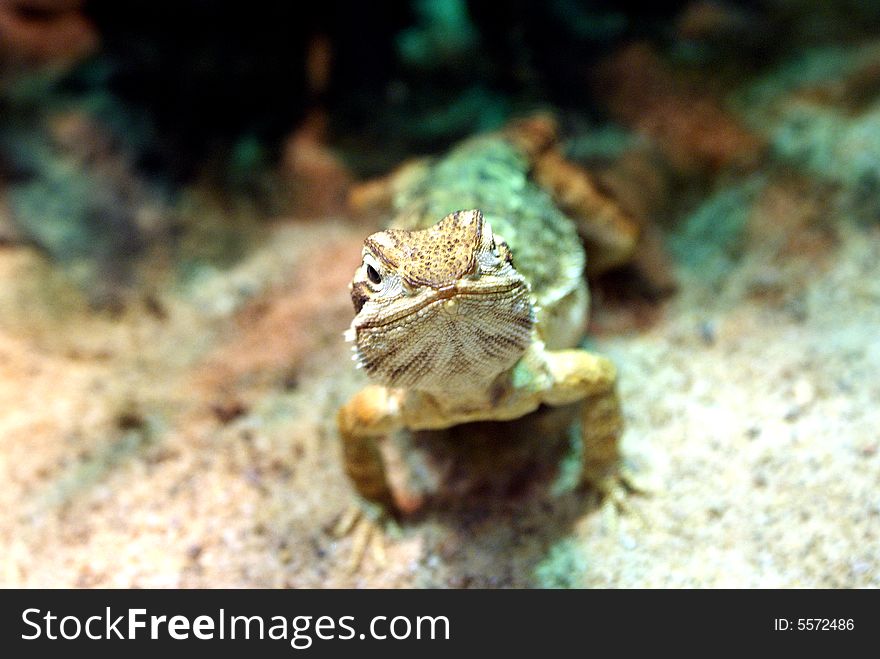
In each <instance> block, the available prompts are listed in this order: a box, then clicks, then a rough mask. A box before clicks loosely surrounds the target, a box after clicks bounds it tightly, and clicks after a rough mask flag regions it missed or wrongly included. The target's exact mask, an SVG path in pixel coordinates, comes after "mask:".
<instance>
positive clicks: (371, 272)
mask: <svg viewBox="0 0 880 659" xmlns="http://www.w3.org/2000/svg"><path fill="white" fill-rule="evenodd" d="M367 279H369V280H370V281H371V282H373V283H374V284H377V285H378V284H381V283H382V275H380V274H379V271H378V270H376V268H374V267H373V266H371V265H370V264H369V263H368V264H367Z"/></svg>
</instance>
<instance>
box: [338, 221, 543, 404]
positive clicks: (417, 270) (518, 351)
mask: <svg viewBox="0 0 880 659" xmlns="http://www.w3.org/2000/svg"><path fill="white" fill-rule="evenodd" d="M350 289H351V299H352V302H353V303H354V309H355V313H356V315H355V317H354V320H353V321H352V323H351V327H350V328H349V329H348V331H347V332H346V338H347V339H348V340H350V341H353V342H354V344H355V346H354V352H355V359H356V360H357V362H358V364H359V366H360V367H362V368H364V369H365V370H366V371H367V373H368V374H369V375H370V376H371V377H373V378H374V379H376V380H378V381H379V382H381V383H383V384H386V385H389V386H394V387H410V388H413V389H420V390H424V391H429V392H435V393H437V392H439V393H443V392H452V391H456V392H461V391H462V389H463V388H464V389H470V388H474V387H484V386H486V383H487V382H490V381H491V380H493V379H494V378H495V377H496V376H497V375H498V374H500V373H502V372H503V371H505V370H507V369H509V368H510V367H511V366H513V364H514V363H516V361H517V360H518V359H519V358H520V356H522V354H523V352H525V350H526V348H527V347H528V345H529V343H530V342H531V340H532V328H533V326H534V323H535V314H534V309H533V306H532V301H531V295H530V291H529V285H528V282H526V280H525V278H524V277H523V276H522V275H521V274H520V273H518V272H517V271H516V269H515V268H514V267H513V259H512V255H511V253H510V249H509V248H508V247H507V244H506V243H505V242H504V241H503V240H501V239H500V237H499V236H496V235H494V234H493V233H492V229H491V227H490V226H489V224H488V223H487V222H486V221H485V220H484V219H483V214H482V213H481V212H480V211H478V210H468V211H457V212H455V213H452V214H450V215H447V216H446V217H445V218H443V219H442V220H441V221H440V222H438V223H437V224H435V225H434V226H432V227H429V228H428V229H423V230H420V231H406V230H403V229H389V230H387V231H381V232H379V233H374V234H372V235H371V236H369V237H367V239H366V240H365V241H364V248H363V262H362V263H361V265H360V267H359V268H358V269H357V270H356V271H355V274H354V279H353V280H352V282H351V285H350Z"/></svg>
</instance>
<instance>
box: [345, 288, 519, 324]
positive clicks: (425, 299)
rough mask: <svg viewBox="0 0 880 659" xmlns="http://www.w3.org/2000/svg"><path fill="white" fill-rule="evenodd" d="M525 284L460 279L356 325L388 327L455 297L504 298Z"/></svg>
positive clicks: (510, 295) (515, 293)
mask: <svg viewBox="0 0 880 659" xmlns="http://www.w3.org/2000/svg"><path fill="white" fill-rule="evenodd" d="M523 286H524V282H522V281H513V282H503V283H502V282H499V283H497V284H488V285H487V284H486V283H485V282H481V283H480V284H476V282H468V281H466V280H465V281H459V282H457V283H455V284H452V285H450V286H444V287H443V288H438V289H432V290H431V291H430V292H429V293H427V294H426V295H420V296H417V297H415V298H413V299H412V301H411V302H409V303H407V304H406V305H404V306H403V307H402V308H400V309H398V310H396V311H394V312H391V313H387V311H388V310H387V309H383V310H382V312H379V313H375V312H374V313H373V314H371V317H368V318H366V319H364V320H363V321H362V322H356V323H355V327H356V328H357V329H358V330H361V329H365V330H366V329H376V328H380V327H386V326H388V325H396V324H399V323H400V321H401V320H404V319H406V318H409V317H410V316H414V315H416V314H418V313H419V312H420V311H422V310H424V309H426V308H428V307H430V306H432V305H435V304H437V303H442V302H445V301H446V300H451V299H453V298H471V299H477V298H485V299H491V298H494V299H498V300H503V299H507V298H510V297H514V296H517V295H518V294H519V292H520V290H521V289H522V288H523Z"/></svg>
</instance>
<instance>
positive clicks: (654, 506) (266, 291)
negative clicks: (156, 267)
mask: <svg viewBox="0 0 880 659" xmlns="http://www.w3.org/2000/svg"><path fill="white" fill-rule="evenodd" d="M363 230H364V229H363V227H359V226H354V225H346V224H344V223H324V224H320V225H319V224H308V223H297V222H293V221H279V222H277V223H275V224H274V225H273V226H272V228H271V229H270V231H269V235H268V236H267V239H266V241H265V242H264V243H263V245H262V246H260V247H257V248H255V249H254V250H253V251H252V253H251V255H250V256H249V258H247V259H246V260H244V261H243V262H241V263H240V264H239V265H238V266H236V267H235V268H234V269H233V270H232V271H229V272H223V271H215V272H206V273H205V274H204V276H199V277H198V278H196V279H195V280H194V281H193V283H192V284H190V285H188V286H183V287H177V288H174V289H171V290H167V291H166V292H165V294H164V296H163V297H162V298H161V300H160V301H159V302H158V303H157V302H155V301H154V302H152V303H151V304H149V305H133V307H132V309H131V310H130V311H128V312H127V313H125V314H124V315H123V316H121V317H110V316H102V315H100V314H95V313H91V312H88V311H86V310H85V306H84V304H83V303H82V302H81V301H80V300H79V298H78V296H77V294H76V292H75V290H74V289H72V288H71V287H70V285H68V284H66V283H65V282H64V281H63V278H62V277H61V276H60V275H58V274H57V272H55V271H53V269H52V268H51V267H50V266H49V265H47V264H46V263H45V262H44V260H43V258H42V257H41V256H39V255H38V254H36V253H34V252H33V251H32V250H30V249H29V248H22V247H16V248H6V249H3V250H2V251H0V281H2V285H0V296H2V297H0V301H2V308H3V313H2V316H0V317H2V328H0V355H2V359H0V374H2V375H0V409H2V410H3V414H2V415H0V470H2V478H3V481H4V487H3V489H2V494H0V496H2V505H0V510H2V518H0V521H2V525H0V546H2V555H3V563H2V568H3V572H2V573H0V580H2V583H3V585H6V586H122V587H127V586H158V587H165V586H187V587H188V586H200V587H206V586H207V587H210V586H288V587H291V586H292V587H321V586H392V587H401V586H453V587H460V586H487V587H500V586H582V585H583V586H673V587H674V586H746V587H748V586H770V587H773V586H877V585H880V550H878V547H880V543H878V542H877V540H878V538H877V535H878V533H880V490H878V488H877V483H878V482H880V450H878V449H880V446H878V431H877V428H878V427H880V418H878V417H880V412H878V410H880V405H878V403H880V380H878V379H877V378H876V373H877V372H878V370H880V342H878V341H877V340H876V328H878V327H880V284H878V282H880V227H877V226H876V225H874V226H857V225H853V224H844V225H841V226H840V227H839V230H838V231H837V237H836V240H835V241H834V244H833V246H832V247H829V248H828V249H827V250H826V252H825V253H824V254H823V257H822V259H821V262H820V263H818V264H817V263H816V262H815V260H814V259H812V258H811V259H805V258H804V257H802V256H792V257H786V258H784V259H782V260H781V261H780V260H779V259H778V258H777V259H776V266H774V267H775V268H776V269H775V270H774V272H775V275H774V277H775V278H773V277H770V276H769V275H768V274H767V268H768V260H767V258H768V257H767V253H766V250H763V251H762V250H755V251H754V252H750V253H748V254H747V255H746V256H745V257H743V258H742V259H740V260H739V261H738V263H737V265H736V266H735V268H734V269H733V270H732V271H731V272H730V274H729V276H728V277H726V278H725V279H724V281H723V283H722V284H721V285H720V286H719V285H717V283H714V284H713V283H712V282H708V283H707V281H706V279H705V277H702V276H699V275H698V273H695V272H689V271H688V270H687V269H686V268H681V270H680V272H679V277H680V279H681V282H682V288H681V291H680V293H679V295H678V296H677V297H675V298H674V299H673V300H672V301H671V302H670V303H668V305H667V306H666V308H665V309H664V310H663V313H662V316H661V318H660V320H659V321H658V322H656V323H655V324H654V325H653V326H652V327H650V328H649V329H647V330H644V331H641V332H632V333H629V334H627V335H623V336H620V335H618V336H615V335H607V336H606V335H603V336H600V337H599V338H597V339H596V340H595V348H596V349H598V350H600V351H602V352H605V353H606V354H608V355H610V356H611V357H612V358H613V359H614V360H615V362H616V363H617V364H618V366H619V368H620V372H621V379H620V387H621V393H622V396H623V400H624V402H625V409H626V417H627V430H626V435H625V439H624V446H625V449H626V455H627V460H628V463H629V466H630V467H631V468H632V469H634V470H636V471H637V472H638V473H640V474H641V475H642V476H643V479H642V480H643V481H645V482H648V483H649V484H650V486H651V488H652V490H653V491H652V492H651V493H649V494H645V495H634V496H632V497H631V498H630V502H629V503H630V510H629V511H628V512H625V513H624V514H622V515H619V516H614V515H609V514H607V509H605V511H604V512H603V509H602V508H597V507H596V505H595V503H594V501H593V499H592V498H591V497H590V496H588V495H586V494H581V493H576V492H572V491H571V490H570V489H567V488H564V487H561V488H553V487H543V488H537V489H536V488H531V489H529V488H527V494H526V495H518V496H512V497H508V498H503V499H500V500H498V499H490V500H488V501H479V502H477V503H465V504H463V505H462V506H459V507H453V508H451V509H449V510H441V511H435V512H432V513H429V514H428V515H426V516H424V517H423V518H421V519H419V520H418V521H414V522H412V523H408V524H405V525H404V526H403V528H402V529H400V530H399V531H398V532H397V533H396V534H394V535H393V536H392V537H390V538H389V539H388V540H387V542H386V559H385V561H384V563H382V562H379V561H377V560H375V558H374V557H373V556H372V554H370V555H368V556H367V557H366V559H365V560H364V562H363V564H362V566H361V568H360V569H359V570H357V571H355V572H354V573H352V572H351V571H350V570H349V569H348V564H349V560H350V556H351V551H352V542H353V541H352V539H351V538H350V537H344V538H337V537H335V536H334V534H333V533H332V528H333V526H334V524H335V523H336V521H337V520H338V518H339V516H340V515H341V514H342V513H343V512H344V511H345V510H346V509H347V508H348V507H349V506H350V505H351V503H352V501H353V498H352V497H353V495H352V492H351V489H350V487H349V485H348V483H347V481H346V479H345V476H344V474H343V473H342V471H341V466H340V460H339V450H338V446H337V442H336V438H335V435H334V432H333V426H332V423H331V422H329V421H328V419H332V413H333V411H334V409H335V408H336V407H337V406H338V404H339V403H340V402H341V401H342V400H344V398H345V397H346V396H347V395H349V394H350V393H351V392H352V391H354V390H355V389H356V388H357V386H359V384H360V381H359V380H358V376H357V375H356V374H355V373H354V372H353V371H352V369H351V364H350V362H349V360H348V356H347V347H346V346H345V344H344V343H343V342H342V340H341V338H340V335H341V330H342V329H343V328H344V327H345V326H346V324H347V322H348V320H349V318H350V311H349V301H348V300H347V295H346V290H345V281H346V280H347V278H348V276H349V271H350V269H351V268H350V266H351V267H353V264H350V263H349V261H353V260H355V259H357V255H358V252H359V250H358V249H357V245H358V243H359V241H360V238H361V235H362V233H363ZM310 245H322V246H323V251H317V252H316V251H315V250H312V249H310ZM342 264H344V265H342ZM768 278H769V279H771V280H772V282H771V283H772V284H773V286H775V287H776V288H773V291H772V292H773V294H772V295H769V296H768V294H767V290H766V289H767V286H768V284H767V280H768ZM771 288H772V287H771ZM756 290H757V293H756V292H755V291H756ZM598 305H599V311H598V312H597V313H598V314H601V313H602V307H601V302H599V303H598ZM872 328H873V330H872ZM872 331H873V332H874V334H872Z"/></svg>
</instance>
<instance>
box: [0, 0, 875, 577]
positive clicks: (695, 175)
mask: <svg viewBox="0 0 880 659" xmlns="http://www.w3.org/2000/svg"><path fill="white" fill-rule="evenodd" d="M166 5H167V6H166ZM535 114H540V115H541V116H552V117H553V118H554V121H555V124H556V126H557V132H558V134H559V150H560V153H561V154H562V155H563V156H564V158H565V161H564V162H565V165H564V168H563V169H564V171H565V172H569V173H571V172H574V174H572V176H576V177H579V178H578V180H584V181H589V182H590V184H591V185H592V186H593V187H594V188H595V189H596V190H597V191H599V192H598V194H599V198H600V200H601V204H600V206H601V207H602V208H611V209H613V211H614V213H617V214H619V215H620V216H622V217H625V218H626V222H627V223H629V224H630V225H631V226H632V227H635V230H636V231H637V233H638V236H639V238H638V243H637V245H636V247H635V250H634V252H633V253H632V254H631V256H630V257H629V258H627V259H626V262H624V263H615V264H614V266H613V267H607V268H603V269H602V271H601V272H598V271H591V272H590V284H591V291H592V297H593V303H592V309H593V310H592V318H591V321H590V327H589V336H588V338H587V339H586V343H585V345H586V346H588V347H589V348H590V349H592V350H596V351H598V352H602V353H603V354H606V355H608V356H610V357H611V358H612V359H613V360H614V361H615V363H616V364H617V365H618V368H619V370H620V390H621V395H622V398H623V403H624V408H625V412H626V417H627V430H626V434H625V437H624V449H625V454H626V461H627V466H628V468H631V469H632V470H633V471H636V472H640V473H642V474H644V475H645V476H646V478H647V479H648V480H650V481H651V483H652V487H651V490H652V491H651V493H650V494H647V495H634V496H633V498H632V504H631V505H632V508H633V509H634V512H632V513H631V514H627V515H623V516H622V517H621V519H619V520H614V519H609V518H608V516H607V515H603V514H602V509H601V508H599V507H597V505H596V503H595V501H593V500H592V498H591V497H590V496H589V495H588V494H585V493H582V492H578V491H576V490H574V489H573V487H572V484H571V482H570V481H571V474H570V472H571V464H572V457H571V455H569V453H570V450H569V449H570V447H569V445H568V444H567V443H566V441H562V443H561V444H560V445H558V446H555V447H551V449H550V450H549V455H545V454H546V453H547V452H548V451H547V449H545V448H540V449H535V450H531V449H529V448H528V447H527V446H520V445H517V446H515V447H513V448H512V449H511V455H510V456H508V462H510V463H511V464H513V465H514V467H513V468H512V469H511V474H510V476H509V477H508V478H507V479H506V480H504V479H502V480H503V483H502V484H501V485H498V484H497V483H495V481H492V488H490V489H491V492H488V493H487V492H484V491H481V484H479V483H478V484H476V485H474V486H473V487H472V488H471V489H472V490H474V491H476V492H477V495H475V496H467V497H456V496H453V494H454V493H449V492H446V493H444V492H443V487H442V486H441V487H440V488H439V489H440V490H441V494H440V496H438V500H442V504H440V505H437V506H434V507H429V508H428V510H427V512H425V513H424V514H422V515H420V516H419V517H418V518H417V519H413V520H410V521H409V522H407V523H406V524H405V525H404V526H403V528H401V529H399V530H398V531H397V533H396V534H393V536H392V537H389V538H388V539H387V540H386V544H387V546H386V547H385V554H386V555H385V557H384V559H380V557H378V555H375V556H374V555H371V556H368V557H367V558H366V560H365V561H363V562H362V564H360V565H359V566H358V567H357V569H355V570H352V569H350V556H351V554H352V551H354V550H355V548H354V547H353V544H354V542H355V541H354V540H353V539H352V538H350V537H345V536H343V537H340V536H339V535H338V534H335V533H334V532H333V529H334V527H335V526H336V525H337V524H338V522H339V520H340V518H341V517H342V516H343V515H344V513H345V511H346V510H348V509H349V508H350V506H351V505H353V504H355V503H356V498H355V495H354V492H353V490H352V489H351V486H350V485H349V484H348V481H347V479H346V478H345V475H344V473H343V472H342V467H341V462H340V456H339V447H338V440H337V437H336V434H335V424H334V415H335V411H336V409H337V408H338V406H339V405H340V404H341V403H342V402H344V401H345V400H346V399H347V398H348V396H350V395H351V394H352V393H353V392H355V391H356V390H357V389H358V388H359V387H360V386H362V385H363V384H364V381H363V379H362V375H360V374H359V373H355V372H354V370H353V368H352V366H351V362H350V360H349V356H348V347H347V346H346V345H345V344H344V342H343V341H342V339H341V333H342V331H343V330H344V329H345V328H346V327H347V326H348V323H349V322H350V320H351V317H352V315H353V312H352V309H351V303H350V300H349V298H348V291H347V284H348V281H349V279H350V277H351V275H352V272H353V270H354V268H355V267H356V266H357V265H358V263H359V261H360V245H361V242H362V240H363V238H364V237H365V236H366V235H367V234H369V233H371V232H372V231H375V230H377V229H378V228H379V227H381V226H382V225H383V223H384V222H386V221H387V220H388V219H389V217H388V215H387V214H383V213H381V212H377V211H376V210H375V209H373V208H371V207H369V204H363V203H360V201H362V200H363V198H364V195H363V194H361V192H362V191H363V190H366V189H371V188H368V187H367V186H369V185H376V184H370V183H369V182H370V181H373V180H375V179H376V178H377V177H382V176H385V175H387V174H388V173H389V172H391V171H392V170H393V169H394V168H395V167H397V166H399V165H401V164H402V163H404V162H406V161H408V160H409V159H411V158H413V157H418V156H426V155H439V154H442V153H443V152H444V151H445V150H446V149H448V148H449V147H451V146H453V145H454V144H456V143H457V142H459V141H461V140H463V139H466V138H467V137H469V136H471V135H474V134H478V133H482V132H486V131H492V130H497V129H500V128H502V127H503V126H505V125H506V124H507V123H508V122H509V121H511V120H513V119H517V118H521V117H527V116H532V115H535ZM359 200H360V201H359ZM594 210H595V209H594ZM586 212H587V213H589V209H588V211H586ZM878 218H880V3H877V2H872V1H869V0H863V1H858V0H825V1H822V0H750V1H743V2H734V1H733V0H677V1H667V2H655V3H653V4H652V5H651V8H650V9H646V8H645V7H644V3H638V2H629V1H619V2H613V1H611V0H546V1H543V2H540V1H538V0H513V1H511V2H505V3H497V2H489V1H485V2H483V1H481V0H469V1H468V0H390V1H388V2H377V3H357V2H343V1H342V0H326V1H325V2H322V3H319V5H317V6H312V5H309V4H303V3H293V2H270V1H268V0H256V1H254V2H250V3H247V4H244V3H237V2H208V1H207V0H181V1H180V2H175V3H165V4H163V3H156V2H140V1H137V0H133V1H131V2H126V3H120V2H109V1H98V0H94V1H88V0H0V477H2V480H3V482H4V486H3V488H2V490H0V561H2V563H0V585H4V586H62V587H70V586H78V587H91V586H118V587H131V586H145V587H173V586H183V587H213V586H218V587H220V586H224V587H237V586H254V587H267V586H268V587H275V586H284V587H321V586H384V587H404V586H440V587H469V586H475V587H582V586H591V587H593V586H599V587H601V586H606V587H607V586H614V587H619V586H667V587H676V586H701V587H713V586H728V587H730V586H733V587H779V586H806V587H829V586H832V587H856V586H878V585H880V549H878V548H880V543H878V535H880V490H878V489H877V483H878V482H880V456H878V447H880V434H878V431H877V428H878V427H880V381H878V379H877V378H876V373H877V372H878V370H880V341H878V339H877V328H878V327H880V221H878ZM438 219H439V218H438ZM591 256H593V255H592V254H591ZM599 256H600V257H601V255H599ZM496 450H498V451H501V450H503V449H502V448H494V447H493V448H492V449H491V450H490V453H492V454H493V458H492V459H493V460H494V459H495V454H494V451H496ZM444 451H445V452H444ZM530 451H531V452H530ZM478 452H479V451H478ZM441 453H442V459H441V458H436V459H435V460H434V462H430V461H429V462H428V463H427V466H424V467H423V468H424V469H426V470H427V471H428V472H430V473H429V478H428V480H431V479H433V480H436V481H438V482H442V480H443V478H442V477H441V476H443V474H446V473H447V472H448V471H449V466H448V462H449V461H450V460H453V461H454V459H455V458H454V457H450V456H449V455H448V453H449V451H448V447H446V448H445V449H443V451H441ZM453 453H454V452H453ZM501 462H502V463H504V460H503V459H502V460H501ZM441 463H443V464H445V465H446V466H444V467H442V468H441V467H440V466H437V465H438V464H441ZM505 464H506V463H505ZM547 464H550V467H548V466H547ZM444 470H445V471H444ZM472 485H473V484H472ZM446 495H449V496H446ZM447 498H448V499H450V501H447V500H446V499H447Z"/></svg>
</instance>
